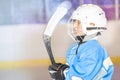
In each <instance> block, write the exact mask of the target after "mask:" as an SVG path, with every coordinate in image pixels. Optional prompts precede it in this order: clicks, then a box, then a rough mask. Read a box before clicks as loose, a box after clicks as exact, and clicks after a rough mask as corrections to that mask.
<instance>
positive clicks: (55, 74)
mask: <svg viewBox="0 0 120 80" xmlns="http://www.w3.org/2000/svg"><path fill="white" fill-rule="evenodd" d="M68 68H69V66H68V65H66V64H62V63H56V64H54V65H50V66H49V68H48V70H49V73H50V75H51V77H52V79H54V80H65V75H64V70H65V69H68Z"/></svg>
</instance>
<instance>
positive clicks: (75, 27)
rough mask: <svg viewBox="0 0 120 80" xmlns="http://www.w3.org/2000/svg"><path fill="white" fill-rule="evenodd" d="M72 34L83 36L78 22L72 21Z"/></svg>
mask: <svg viewBox="0 0 120 80" xmlns="http://www.w3.org/2000/svg"><path fill="white" fill-rule="evenodd" d="M73 33H74V34H75V35H76V36H83V35H84V32H83V30H82V25H81V22H80V21H79V20H73Z"/></svg>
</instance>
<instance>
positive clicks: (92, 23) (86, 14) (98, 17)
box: [68, 4, 107, 38]
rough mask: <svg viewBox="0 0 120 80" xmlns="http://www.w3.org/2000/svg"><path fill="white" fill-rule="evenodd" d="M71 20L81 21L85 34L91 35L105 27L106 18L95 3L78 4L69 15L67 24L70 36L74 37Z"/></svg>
mask: <svg viewBox="0 0 120 80" xmlns="http://www.w3.org/2000/svg"><path fill="white" fill-rule="evenodd" d="M73 20H79V21H80V22H81V26H82V30H83V32H84V34H85V35H91V34H94V33H97V32H101V31H104V30H105V29H106V24H107V19H106V16H105V12H104V11H103V10H102V9H101V8H100V7H99V6H97V5H94V4H83V5H81V6H79V7H78V8H77V9H76V10H75V11H74V12H73V14H72V16H71V17H70V19H69V21H68V24H70V23H71V25H68V28H69V29H68V31H69V34H70V36H72V37H74V38H75V34H74V32H73V27H74V26H73V23H72V21H73Z"/></svg>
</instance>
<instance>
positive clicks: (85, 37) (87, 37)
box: [76, 32, 101, 43]
mask: <svg viewBox="0 0 120 80" xmlns="http://www.w3.org/2000/svg"><path fill="white" fill-rule="evenodd" d="M98 35H101V33H100V32H96V33H94V34H91V35H83V36H76V40H77V41H79V42H80V43H84V42H86V41H88V40H90V39H93V38H95V37H97V36H98Z"/></svg>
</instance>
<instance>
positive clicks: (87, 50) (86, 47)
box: [65, 40, 114, 80]
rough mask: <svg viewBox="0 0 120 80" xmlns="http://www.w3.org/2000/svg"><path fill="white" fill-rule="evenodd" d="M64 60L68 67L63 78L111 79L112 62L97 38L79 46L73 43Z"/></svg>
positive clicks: (75, 79)
mask: <svg viewBox="0 0 120 80" xmlns="http://www.w3.org/2000/svg"><path fill="white" fill-rule="evenodd" d="M77 48H78V50H77ZM76 50H77V51H76ZM66 60H67V63H68V64H69V65H70V68H69V70H68V72H67V73H66V79H65V80H112V75H113V72H114V67H113V64H112V62H111V60H110V57H109V55H108V53H107V51H106V50H105V48H103V47H102V46H101V45H100V44H99V42H98V41H97V40H90V41H87V42H85V43H82V44H80V46H78V43H74V44H73V45H72V46H71V47H70V48H69V49H68V52H67V54H66Z"/></svg>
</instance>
